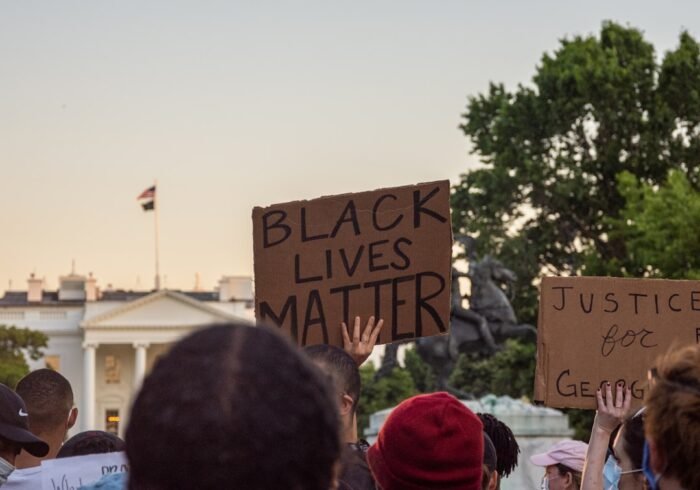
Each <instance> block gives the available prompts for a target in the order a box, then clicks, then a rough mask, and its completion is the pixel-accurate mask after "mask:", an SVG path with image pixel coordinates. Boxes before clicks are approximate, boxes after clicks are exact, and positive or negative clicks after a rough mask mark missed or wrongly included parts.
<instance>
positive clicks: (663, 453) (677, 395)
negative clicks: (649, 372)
mask: <svg viewBox="0 0 700 490" xmlns="http://www.w3.org/2000/svg"><path fill="white" fill-rule="evenodd" d="M656 375H657V377H656V382H655V383H654V385H653V386H652V387H651V389H650V391H649V394H648V397H647V399H646V413H645V416H644V417H645V418H644V428H645V433H646V441H647V444H648V446H649V466H650V468H649V470H650V471H651V472H653V474H654V475H655V477H654V478H655V479H656V478H657V477H660V484H661V488H663V484H664V482H665V481H675V483H676V484H679V485H680V486H682V487H683V488H700V471H698V468H700V345H694V346H689V347H685V348H683V349H680V350H674V351H671V352H669V353H668V354H667V355H666V356H664V357H663V359H661V360H660V362H659V363H657V365H656Z"/></svg>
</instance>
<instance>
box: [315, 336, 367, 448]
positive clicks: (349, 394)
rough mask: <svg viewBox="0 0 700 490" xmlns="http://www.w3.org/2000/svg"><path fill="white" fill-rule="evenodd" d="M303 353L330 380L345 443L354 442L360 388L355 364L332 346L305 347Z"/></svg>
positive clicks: (346, 354) (343, 352) (348, 356)
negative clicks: (334, 393) (333, 388)
mask: <svg viewBox="0 0 700 490" xmlns="http://www.w3.org/2000/svg"><path fill="white" fill-rule="evenodd" d="M304 352H305V353H306V355H307V356H309V358H310V359H311V360H312V361H313V362H314V364H316V365H317V366H318V367H319V369H320V370H321V371H323V372H324V373H325V374H326V375H328V376H330V378H331V379H332V381H333V385H334V387H335V391H336V400H337V401H338V406H339V410H340V417H341V419H342V422H343V429H344V433H346V434H347V435H346V436H345V439H346V441H345V442H355V440H356V439H357V429H356V420H357V418H356V414H357V404H358V402H359V399H360V388H361V381H360V370H359V368H358V367H357V364H356V363H355V361H354V359H353V358H352V356H351V355H350V354H348V353H347V352H345V351H344V350H343V349H340V348H339V347H335V346H333V345H327V344H319V345H311V346H308V347H305V348H304Z"/></svg>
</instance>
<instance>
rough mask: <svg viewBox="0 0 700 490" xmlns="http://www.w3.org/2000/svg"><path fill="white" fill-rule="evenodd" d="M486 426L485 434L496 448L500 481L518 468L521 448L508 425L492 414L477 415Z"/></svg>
mask: <svg viewBox="0 0 700 490" xmlns="http://www.w3.org/2000/svg"><path fill="white" fill-rule="evenodd" d="M477 415H478V416H479V418H480V419H481V423H482V424H484V432H485V433H486V434H488V436H489V438H490V439H491V442H493V445H494V447H495V448H496V458H497V459H496V461H497V465H498V466H497V471H498V476H499V486H500V479H501V478H505V477H507V476H508V475H510V474H511V472H512V471H513V470H514V469H515V467H516V466H518V454H519V453H520V447H519V446H518V441H517V440H516V439H515V436H514V435H513V431H511V430H510V427H508V426H507V425H506V424H504V423H503V422H502V421H500V420H498V419H497V418H496V417H494V416H493V415H491V414H490V413H477Z"/></svg>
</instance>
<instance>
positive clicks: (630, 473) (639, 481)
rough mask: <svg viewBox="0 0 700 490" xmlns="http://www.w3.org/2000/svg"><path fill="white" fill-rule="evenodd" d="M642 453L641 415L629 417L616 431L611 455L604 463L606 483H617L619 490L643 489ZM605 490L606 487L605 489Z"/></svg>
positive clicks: (642, 430) (638, 413)
mask: <svg viewBox="0 0 700 490" xmlns="http://www.w3.org/2000/svg"><path fill="white" fill-rule="evenodd" d="M643 452H644V419H643V413H642V412H641V411H640V412H637V413H636V414H635V415H633V416H632V417H629V418H628V419H627V420H625V422H624V423H623V424H622V426H621V427H620V430H619V431H617V435H616V436H615V440H614V442H613V445H612V454H611V455H610V456H609V457H608V460H607V461H606V463H605V469H604V470H603V475H604V478H605V480H606V481H608V482H610V483H617V485H616V488H619V489H620V490H637V489H643V488H644V484H645V483H644V482H645V478H644V473H642V455H643ZM606 488H607V487H606Z"/></svg>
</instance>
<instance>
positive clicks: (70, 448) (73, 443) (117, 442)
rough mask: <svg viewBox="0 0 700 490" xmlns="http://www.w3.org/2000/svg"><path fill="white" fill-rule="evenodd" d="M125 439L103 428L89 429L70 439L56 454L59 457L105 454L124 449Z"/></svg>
mask: <svg viewBox="0 0 700 490" xmlns="http://www.w3.org/2000/svg"><path fill="white" fill-rule="evenodd" d="M124 448H125V444H124V441H123V440H122V439H121V438H119V437H117V436H115V435H114V434H110V433H109V432H104V431H101V430H88V431H85V432H81V433H79V434H76V435H74V436H73V437H71V438H70V439H68V440H67V441H66V442H65V443H63V446H61V449H60V450H59V451H58V454H57V455H56V457H57V458H70V457H72V456H85V455H87V454H103V453H114V452H119V451H123V450H124Z"/></svg>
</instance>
